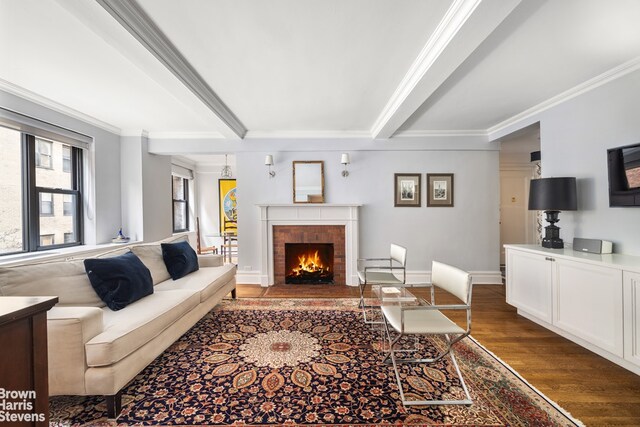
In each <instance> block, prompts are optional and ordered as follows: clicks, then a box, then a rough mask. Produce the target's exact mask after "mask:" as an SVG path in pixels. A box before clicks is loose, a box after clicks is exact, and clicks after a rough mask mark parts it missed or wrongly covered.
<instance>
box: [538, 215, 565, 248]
mask: <svg viewBox="0 0 640 427" xmlns="http://www.w3.org/2000/svg"><path fill="white" fill-rule="evenodd" d="M544 213H545V215H546V220H547V222H548V223H549V225H547V226H546V227H545V228H544V239H542V247H543V248H551V249H562V248H564V241H563V240H562V239H561V238H560V227H558V226H557V225H556V222H558V221H560V220H559V219H558V214H559V213H560V211H544Z"/></svg>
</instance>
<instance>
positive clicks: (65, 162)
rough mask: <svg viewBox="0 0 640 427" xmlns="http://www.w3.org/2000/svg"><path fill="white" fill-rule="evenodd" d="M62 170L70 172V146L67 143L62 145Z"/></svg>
mask: <svg viewBox="0 0 640 427" xmlns="http://www.w3.org/2000/svg"><path fill="white" fill-rule="evenodd" d="M62 172H66V173H70V172H71V147H70V146H68V145H63V146H62Z"/></svg>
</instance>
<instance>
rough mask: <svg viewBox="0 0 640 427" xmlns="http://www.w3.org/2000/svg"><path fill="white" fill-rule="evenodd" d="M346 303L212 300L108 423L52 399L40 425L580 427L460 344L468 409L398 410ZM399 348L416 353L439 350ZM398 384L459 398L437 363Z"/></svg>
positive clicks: (370, 341)
mask: <svg viewBox="0 0 640 427" xmlns="http://www.w3.org/2000/svg"><path fill="white" fill-rule="evenodd" d="M357 303H358V302H357V300H355V299H323V300H321V299H314V300H311V299H294V300H292V299H286V300H283V299H240V300H236V301H224V302H223V303H221V304H220V305H218V306H217V307H216V308H215V309H214V310H212V311H211V312H210V313H209V314H208V315H207V316H205V317H204V318H203V319H202V320H201V321H200V322H199V323H198V324H196V325H195V326H194V327H193V328H192V329H191V330H190V331H188V332H187V333H186V334H185V335H184V336H182V338H181V339H180V340H178V341H177V342H175V343H174V344H173V345H172V346H171V347H170V348H168V349H167V350H166V351H165V352H164V353H163V354H162V355H160V356H159V357H158V358H157V359H156V360H155V361H154V362H153V363H151V364H150V365H149V366H148V367H147V368H146V369H145V370H144V371H142V372H141V373H140V374H139V375H138V376H137V377H135V378H134V379H133V380H132V381H131V382H130V383H129V384H128V385H127V386H126V387H125V389H124V390H123V409H122V413H121V415H120V416H119V417H118V419H117V420H115V421H114V420H107V419H106V413H105V403H104V400H103V398H102V397H77V396H60V397H53V398H51V399H50V409H51V422H52V425H61V426H62V425H64V426H70V425H77V426H89V425H92V426H93V425H118V426H119V425H123V426H128V425H189V426H192V425H233V424H236V425H251V426H289V425H304V426H319V425H339V426H377V425H394V426H399V425H415V426H575V425H581V423H580V422H579V421H577V420H575V419H573V418H571V417H570V415H569V414H567V413H566V412H565V411H563V410H562V409H561V408H559V407H558V406H557V405H556V404H554V403H553V402H551V401H550V400H548V399H547V398H546V397H545V396H543V395H541V394H540V393H539V392H537V391H536V390H535V389H534V388H532V387H531V386H530V385H528V384H527V383H526V381H524V380H523V379H522V378H521V377H520V376H519V375H517V374H516V373H515V372H514V371H513V370H512V369H510V368H509V367H508V366H506V365H505V364H504V363H502V362H501V361H500V360H498V359H497V358H496V357H495V356H493V355H492V354H491V353H490V352H489V351H487V350H486V349H485V348H484V347H483V346H481V345H480V344H479V343H477V342H476V341H475V340H473V339H471V338H465V339H464V340H463V341H461V342H460V343H458V344H456V346H455V351H456V356H457V359H458V363H459V364H460V369H461V371H462V375H463V377H464V379H465V382H466V384H467V387H468V388H469V391H470V393H471V397H472V399H473V404H472V405H471V406H464V405H449V406H410V407H405V406H403V405H402V403H401V402H400V397H399V393H398V388H397V385H396V381H395V376H394V373H393V368H392V367H391V366H390V365H389V364H387V363H384V362H383V357H384V346H383V344H381V343H382V341H381V333H380V330H379V329H376V328H372V327H371V326H370V325H365V324H364V322H363V321H362V314H361V312H360V311H359V310H358V308H357ZM410 344H411V345H413V346H415V348H416V349H417V350H416V351H417V352H418V355H422V356H428V355H430V354H435V353H436V352H437V348H438V346H439V345H441V343H438V342H435V341H431V340H429V339H424V340H420V341H418V342H414V341H413V340H412V341H411V342H410ZM401 378H402V382H403V388H404V390H405V395H406V397H407V399H410V400H420V399H423V398H425V397H428V398H433V397H437V398H445V399H451V398H456V397H457V396H461V393H462V392H463V391H462V388H461V385H460V383H459V381H458V379H457V377H456V375H455V369H454V367H453V365H452V364H451V362H450V359H449V358H448V357H447V358H445V359H444V360H441V361H439V362H438V363H435V364H431V365H428V366H425V365H417V366H416V365H414V367H413V368H411V367H408V365H406V364H405V365H403V367H402V370H401Z"/></svg>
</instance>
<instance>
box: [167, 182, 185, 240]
mask: <svg viewBox="0 0 640 427" xmlns="http://www.w3.org/2000/svg"><path fill="white" fill-rule="evenodd" d="M171 191H172V194H173V232H174V233H177V232H180V231H187V230H189V180H188V179H187V178H182V177H179V176H175V175H174V176H172V177H171Z"/></svg>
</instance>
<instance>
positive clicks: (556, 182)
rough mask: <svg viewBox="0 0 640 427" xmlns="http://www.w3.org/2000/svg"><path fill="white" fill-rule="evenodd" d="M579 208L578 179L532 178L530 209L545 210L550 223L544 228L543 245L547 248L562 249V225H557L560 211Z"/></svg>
mask: <svg viewBox="0 0 640 427" xmlns="http://www.w3.org/2000/svg"><path fill="white" fill-rule="evenodd" d="M577 209H578V196H577V191H576V179H575V178H573V177H563V178H540V179H532V180H531V186H530V187H529V210H532V211H544V213H545V215H546V220H547V222H548V223H549V225H548V226H546V227H545V229H544V238H543V239H542V246H543V247H545V248H553V249H562V248H564V242H563V241H562V239H561V238H560V227H558V226H557V225H556V222H558V221H560V220H559V219H558V214H559V213H560V211H575V210H577Z"/></svg>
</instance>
